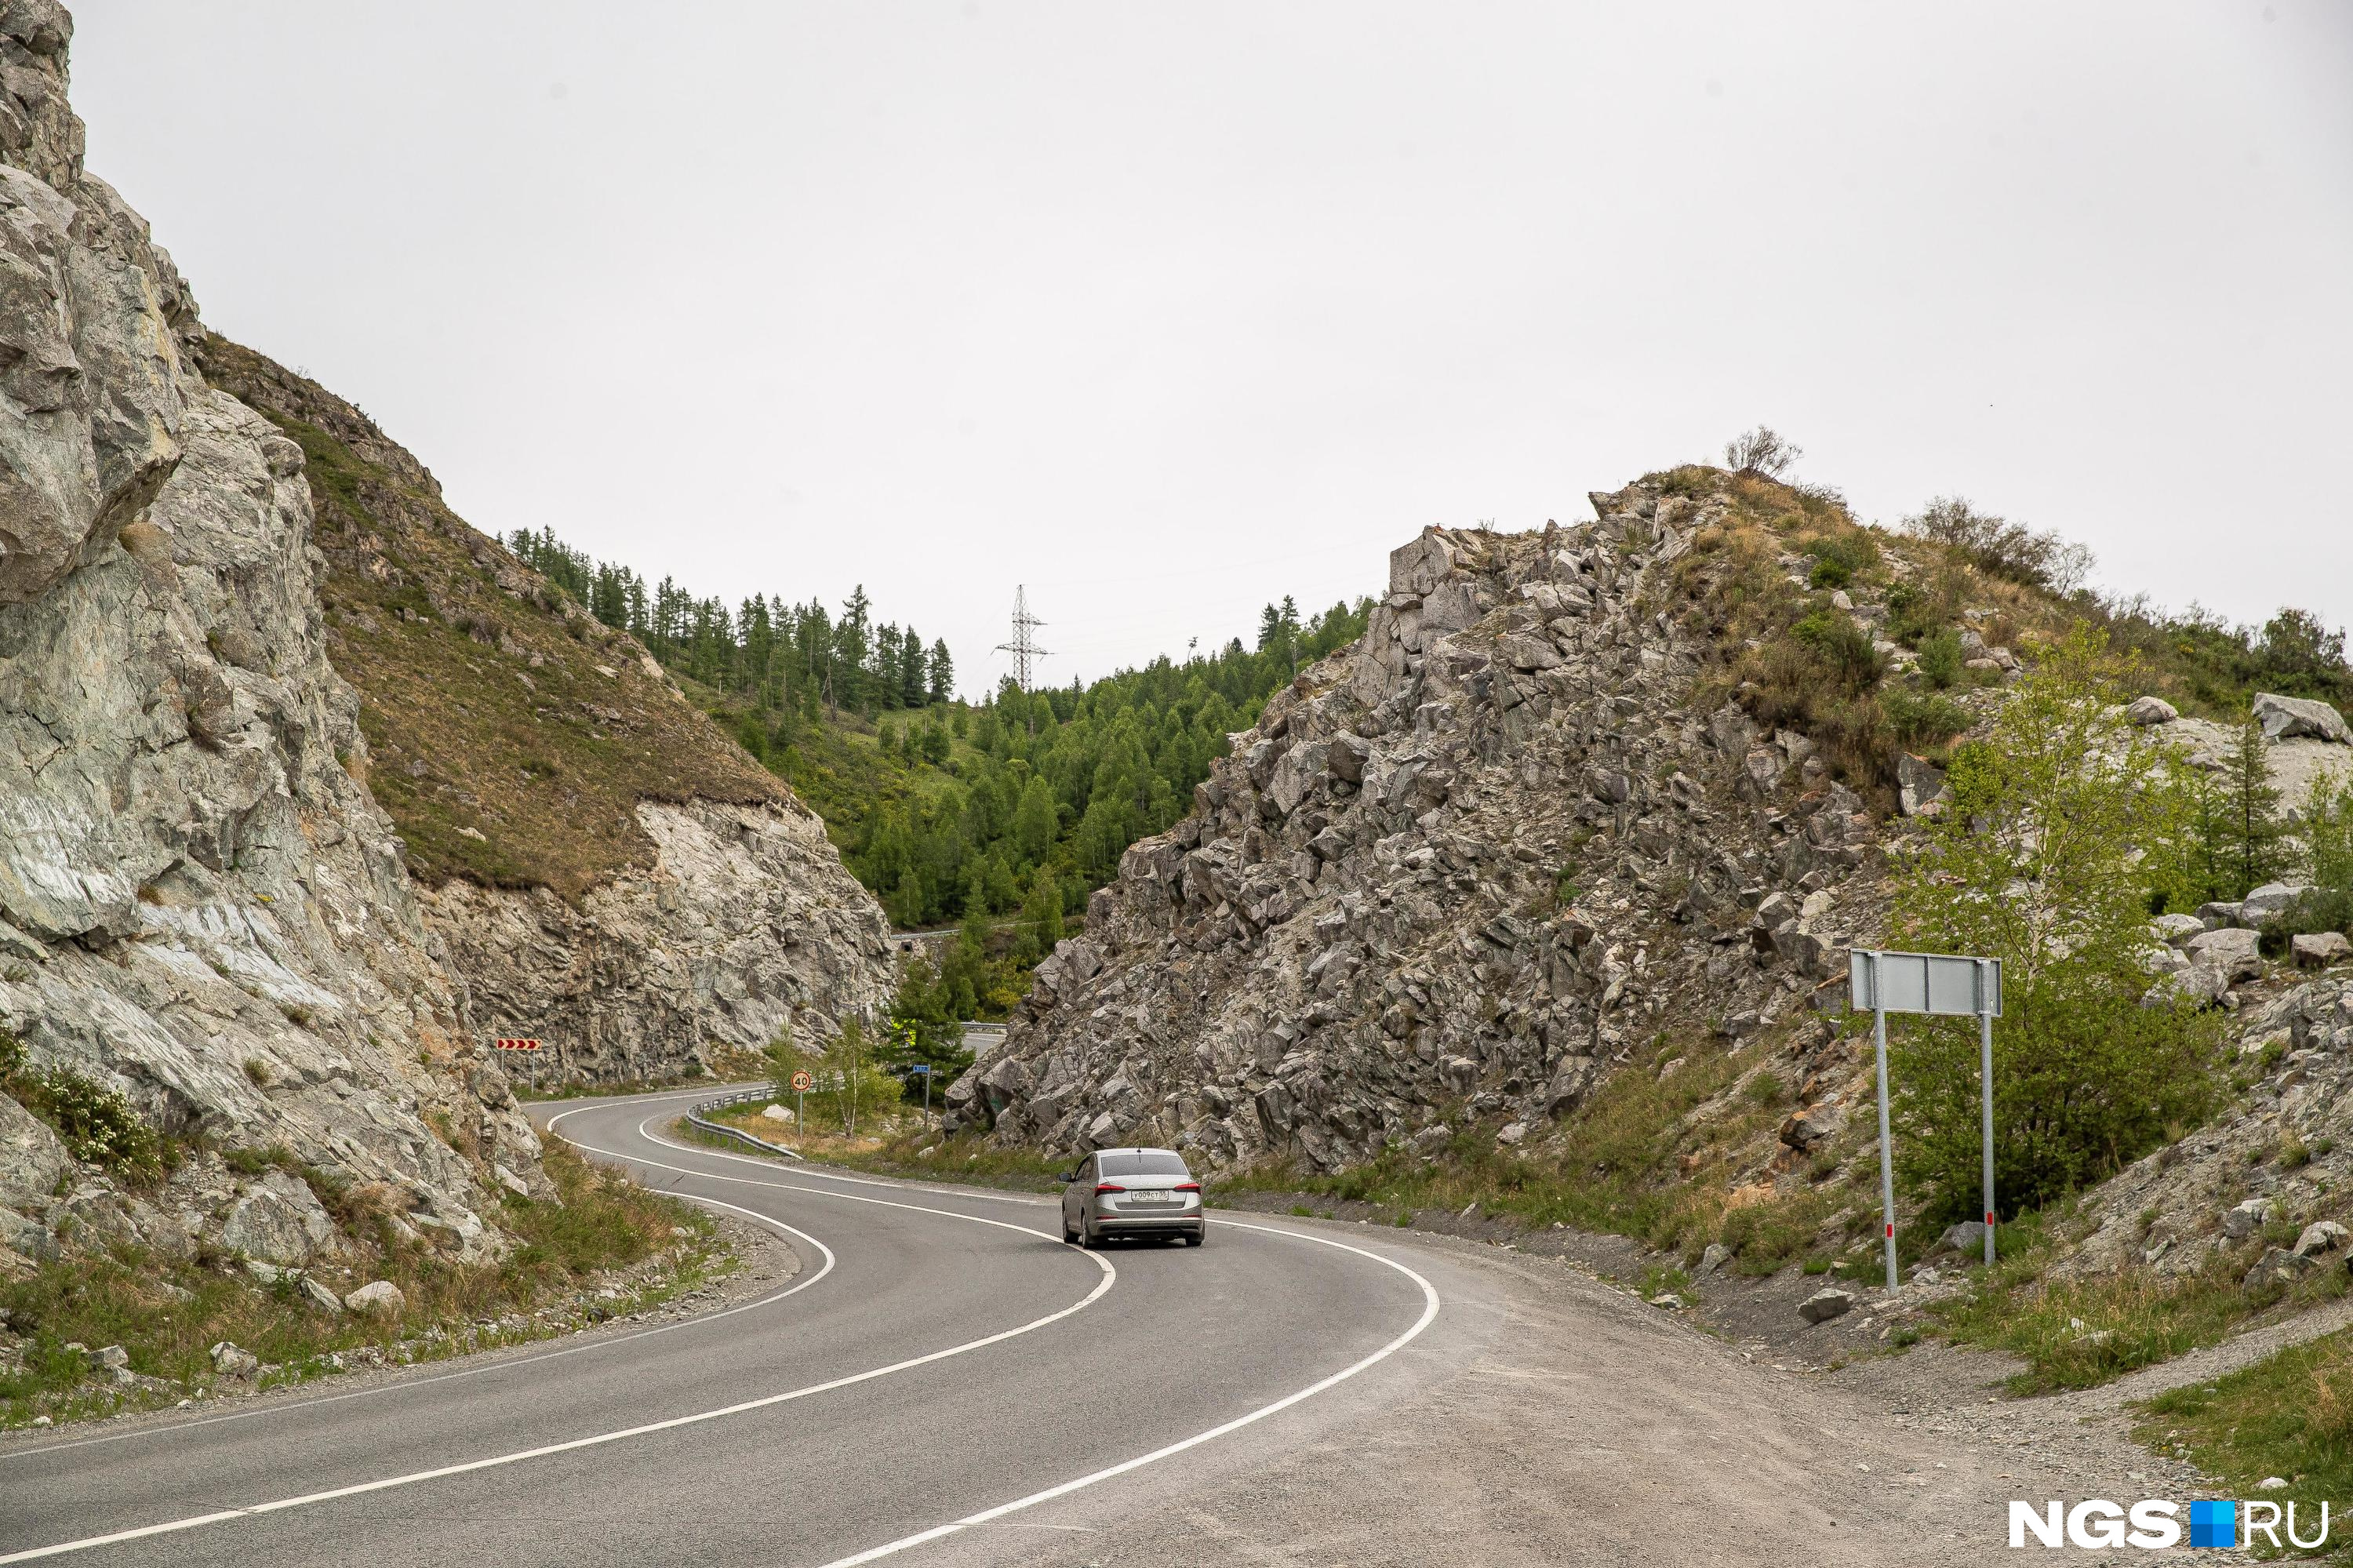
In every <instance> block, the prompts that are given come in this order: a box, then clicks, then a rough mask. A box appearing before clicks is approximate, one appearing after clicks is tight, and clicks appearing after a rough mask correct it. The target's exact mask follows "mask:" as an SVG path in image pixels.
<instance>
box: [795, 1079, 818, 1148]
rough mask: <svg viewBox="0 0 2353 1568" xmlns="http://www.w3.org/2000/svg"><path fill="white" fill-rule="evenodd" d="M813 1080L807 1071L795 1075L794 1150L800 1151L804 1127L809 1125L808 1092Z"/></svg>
mask: <svg viewBox="0 0 2353 1568" xmlns="http://www.w3.org/2000/svg"><path fill="white" fill-rule="evenodd" d="M811 1082H813V1080H812V1079H811V1078H810V1077H809V1075H808V1074H807V1073H806V1072H800V1073H795V1074H794V1075H793V1104H794V1107H796V1108H795V1109H794V1111H793V1151H794V1152H795V1153H798V1152H800V1147H801V1137H802V1130H801V1129H802V1128H805V1127H807V1125H808V1092H809V1085H810V1083H811Z"/></svg>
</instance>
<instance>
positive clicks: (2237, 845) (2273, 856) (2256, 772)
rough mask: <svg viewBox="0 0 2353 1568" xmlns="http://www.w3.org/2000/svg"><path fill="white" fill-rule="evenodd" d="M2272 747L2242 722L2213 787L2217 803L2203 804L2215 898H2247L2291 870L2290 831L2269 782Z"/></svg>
mask: <svg viewBox="0 0 2353 1568" xmlns="http://www.w3.org/2000/svg"><path fill="white" fill-rule="evenodd" d="M2270 752H2271V747H2270V744H2269V743H2268V742H2267V741H2266V740H2265V739H2264V738H2263V725H2262V723H2261V722H2260V721H2258V720H2257V719H2256V718H2255V716H2254V715H2253V714H2252V713H2251V714H2249V715H2247V716H2246V718H2245V719H2243V720H2242V721H2241V723H2240V725H2239V727H2238V729H2237V731H2236V732H2235V733H2234V734H2233V735H2232V737H2231V748H2230V750H2229V751H2228V752H2226V753H2224V754H2223V758H2222V771H2221V775H2220V777H2219V778H2217V779H2215V780H2214V781H2213V784H2214V791H2215V798H2214V799H2211V800H2206V801H2201V802H2200V806H2201V810H2200V819H2201V821H2202V822H2203V823H2204V824H2205V831H2206V833H2207V834H2208V835H2210V836H2209V837H2208V839H2207V842H2206V845H2205V853H2204V857H2203V858H2204V859H2205V861H2206V862H2207V863H2208V864H2209V865H2210V866H2211V868H2212V872H2213V875H2214V878H2215V884H2216V886H2215V892H2214V896H2215V897H2218V898H2224V899H2235V898H2243V897H2245V896H2246V895H2247V894H2248V893H2249V891H2251V890H2252V889H2253V888H2257V887H2260V886H2262V885H2263V884H2264V883H2266V882H2272V881H2274V880H2276V879H2277V878H2279V877H2280V876H2281V875H2283V874H2285V872H2286V871H2287V869H2288V863H2289V855H2288V849H2287V844H2286V842H2285V841H2286V838H2287V827H2286V824H2285V823H2284V822H2282V821H2280V792H2279V788H2278V786H2276V785H2274V783H2273V782H2272V778H2271V757H2270Z"/></svg>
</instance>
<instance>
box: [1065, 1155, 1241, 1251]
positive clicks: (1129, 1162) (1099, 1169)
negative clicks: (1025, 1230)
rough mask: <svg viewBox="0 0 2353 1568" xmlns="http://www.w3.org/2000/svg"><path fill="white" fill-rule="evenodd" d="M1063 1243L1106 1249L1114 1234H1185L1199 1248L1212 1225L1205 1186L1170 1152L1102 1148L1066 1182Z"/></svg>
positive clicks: (1159, 1237)
mask: <svg viewBox="0 0 2353 1568" xmlns="http://www.w3.org/2000/svg"><path fill="white" fill-rule="evenodd" d="M1062 1180H1063V1181H1067V1182H1069V1183H1070V1185H1069V1186H1067V1187H1065V1188H1063V1189H1062V1239H1063V1240H1064V1241H1065V1242H1076V1243H1078V1244H1079V1245H1081V1246H1101V1245H1103V1243H1104V1242H1106V1241H1108V1240H1110V1239H1111V1238H1112V1237H1113V1236H1141V1237H1145V1238H1148V1239H1150V1240H1154V1241H1160V1240H1165V1239H1166V1238H1167V1237H1169V1236H1182V1237H1184V1238H1185V1245H1187V1246H1199V1245H1201V1242H1202V1238H1203V1234H1204V1233H1205V1232H1206V1231H1207V1230H1208V1221H1207V1220H1205V1219H1204V1218H1203V1217H1202V1215H1201V1184H1200V1182H1198V1181H1195V1180H1194V1179H1193V1173H1192V1172H1191V1171H1187V1170H1186V1169H1185V1159H1184V1156H1182V1155H1180V1154H1178V1153H1176V1151H1175V1150H1168V1149H1098V1150H1095V1151H1094V1152H1093V1153H1092V1154H1090V1155H1088V1156H1087V1157H1086V1158H1085V1159H1084V1160H1080V1161H1079V1166H1078V1169H1077V1170H1075V1171H1070V1172H1068V1173H1067V1174H1065V1175H1064V1176H1063V1178H1062Z"/></svg>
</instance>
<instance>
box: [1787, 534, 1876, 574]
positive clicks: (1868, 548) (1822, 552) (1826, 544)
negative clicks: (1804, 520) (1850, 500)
mask: <svg viewBox="0 0 2353 1568" xmlns="http://www.w3.org/2000/svg"><path fill="white" fill-rule="evenodd" d="M1805 552H1806V554H1807V555H1809V556H1812V557H1813V559H1814V569H1813V572H1812V574H1811V576H1810V581H1811V582H1812V583H1813V585H1814V586H1815V587H1816V588H1844V587H1846V585H1847V584H1848V583H1850V582H1852V581H1853V580H1854V578H1855V575H1856V574H1857V573H1859V572H1864V571H1868V570H1870V569H1871V568H1872V567H1874V566H1876V565H1878V563H1879V546H1878V545H1877V544H1875V543H1874V542H1873V540H1872V537H1871V535H1869V534H1866V533H1864V532H1863V531H1862V529H1860V528H1857V529H1854V530H1852V531H1851V532H1849V533H1844V534H1836V535H1829V534H1825V535H1816V536H1815V537H1813V538H1811V539H1809V540H1807V541H1806V543H1805Z"/></svg>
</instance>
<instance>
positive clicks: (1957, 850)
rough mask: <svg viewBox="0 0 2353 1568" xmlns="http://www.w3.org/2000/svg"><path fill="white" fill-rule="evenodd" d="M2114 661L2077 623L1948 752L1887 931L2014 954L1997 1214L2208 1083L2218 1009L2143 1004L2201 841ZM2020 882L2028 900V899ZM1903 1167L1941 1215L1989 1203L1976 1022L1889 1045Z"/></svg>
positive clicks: (1914, 1029) (2000, 1076) (1952, 949)
mask: <svg viewBox="0 0 2353 1568" xmlns="http://www.w3.org/2000/svg"><path fill="white" fill-rule="evenodd" d="M2118 695H2119V690H2118V687H2117V684H2116V666H2115V663H2114V662H2113V661H2112V660H2110V659H2109V658H2108V656H2107V653H2106V648H2105V641H2103V640H2102V639H2100V638H2099V637H2098V636H2097V634H2096V633H2092V632H2088V631H2079V632H2078V633H2077V634H2076V635H2075V636H2073V638H2071V639H2070V640H2069V641H2067V642H2066V643H2064V644H2063V645H2062V646H2061V647H2059V648H2058V649H2055V650H2053V651H2052V654H2051V656H2050V657H2049V658H2047V659H2046V660H2045V661H2044V662H2043V663H2042V666H2041V667H2040V668H2039V669H2037V670H2036V671H2035V672H2034V673H2033V674H2031V676H2029V677H2028V678H2027V679H2026V680H2025V681H2024V682H2022V683H2021V684H2020V685H2019V687H2018V688H2017V694H2016V695H2015V696H2014V697H2013V698H2012V699H2011V701H2010V703H2009V704H2007V705H2005V706H2004V707H2003V709H2002V711H2001V713H2000V715H1999V716H1998V717H1997V718H1996V720H1995V721H1994V726H1993V732H1992V735H1991V736H1990V737H1989V739H1988V740H1986V741H1982V742H1972V743H1970V744H1968V745H1966V746H1963V747H1959V748H1958V749H1957V751H1956V752H1955V754H1954V757H1953V759H1952V765H1951V768H1950V770H1949V772H1948V774H1947V789H1948V792H1949V797H1950V800H1951V802H1952V804H1951V809H1950V810H1949V811H1948V812H1947V814H1946V815H1945V816H1943V817H1940V818H1938V819H1937V820H1936V821H1935V822H1933V823H1932V824H1931V825H1930V827H1929V829H1928V832H1927V834H1926V838H1925V839H1924V840H1923V841H1922V842H1921V843H1920V845H1919V847H1917V848H1916V849H1915V850H1914V851H1912V852H1911V853H1909V854H1908V856H1907V858H1906V859H1905V861H1904V862H1903V863H1902V864H1901V866H1900V870H1899V877H1898V883H1897V895H1896V906H1895V910H1894V924H1893V927H1892V929H1893V931H1895V932H1900V933H1902V935H1903V938H1904V944H1905V946H1907V947H1910V946H1915V945H1916V946H1917V947H1918V948H1921V949H1923V950H1926V951H1929V952H1948V953H1981V954H1986V955H1988V956H1990V957H1994V958H1999V959H2001V960H2002V961H2003V987H2002V989H2003V1005H2004V1013H2003V1017H2002V1020H2001V1022H2000V1024H1999V1025H1998V1026H1997V1028H1996V1030H1995V1033H1994V1055H1995V1061H1994V1073H1995V1080H1996V1082H1997V1083H1998V1084H2000V1086H2001V1089H2000V1117H1999V1118H1997V1123H1996V1134H1995V1142H1994V1180H1995V1190H1996V1192H1997V1193H1998V1194H1999V1196H2000V1202H2001V1205H2002V1207H2003V1209H2004V1210H2005V1211H2006V1212H2007V1211H2011V1210H2014V1209H2016V1208H2018V1207H2020V1206H2029V1207H2040V1206H2042V1204H2043V1203H2045V1202H2048V1201H2050V1200H2052V1199H2054V1198H2057V1197H2060V1196H2062V1195H2063V1194H2065V1193H2067V1192H2072V1191H2073V1190H2074V1189H2076V1188H2078V1187H2080V1186H2082V1185H2084V1184H2085V1183H2088V1182H2091V1181H2097V1180H2100V1179H2102V1178H2104V1177H2105V1176H2107V1175H2109V1174H2111V1173H2113V1172H2114V1171H2117V1170H2120V1169H2122V1168H2123V1167H2124V1166H2125V1165H2126V1164H2129V1163H2130V1162H2131V1161H2132V1160H2137V1159H2138V1158H2139V1157H2140V1156H2141V1155H2142V1154H2143V1153H2145V1152H2147V1150H2150V1149H2152V1148H2154V1147H2156V1146H2157V1144H2158V1143H2159V1142H2161V1141H2162V1140H2163V1139H2165V1137H2166V1136H2167V1129H2168V1128H2178V1127H2184V1126H2192V1125H2195V1124H2196V1123H2197V1122H2198V1121H2199V1120H2200V1118H2202V1117H2203V1116H2204V1115H2205V1113H2206V1110H2207V1108H2208V1107H2209V1106H2210V1105H2211V1102H2212V1099H2213V1096H2214V1093H2215V1081H2214V1074H2213V1067H2214V1064H2215V1061H2216V1059H2217V1056H2218V1054H2219V1051H2220V1045H2221V1028H2220V1024H2219V1022H2218V1020H2217V1016H2216V1015H2214V1014H2211V1013H2201V1012H2192V1011H2189V1010H2188V1009H2186V1008H2175V1007H2169V1006H2168V1007H2143V1006H2141V1005H2140V1002H2141V998H2142V997H2143V996H2144V995H2145V994H2146V993H2147V991H2148V989H2149V987H2150V986H2151V984H2153V983H2154V981H2155V980H2156V975H2155V974H2154V972H2153V971H2152V970H2151V969H2149V968H2148V967H2147V964H2148V959H2147V944H2148V915H2147V912H2148V908H2149V902H2150V897H2151V894H2152V891H2153V887H2152V882H2153V879H2155V878H2157V877H2158V876H2160V875H2162V874H2164V871H2163V868H2164V867H2165V865H2166V864H2167V863H2168V859H2169V857H2170V856H2172V855H2174V854H2175V853H2178V850H2177V849H2176V848H2175V846H2177V845H2178V844H2179V842H2181V841H2182V840H2183V839H2185V838H2186V837H2187V835H2188V833H2189V809H2188V806H2187V803H2186V800H2185V799H2184V796H2183V794H2182V788H2183V786H2182V781H2181V779H2180V777H2179V768H2178V767H2177V766H2176V764H2175V761H2174V759H2173V758H2172V756H2171V754H2170V752H2169V751H2168V749H2167V747H2166V746H2165V743H2164V742H2163V741H2161V740H2159V739H2158V738H2156V737H2154V736H2151V735H2150V734H2149V733H2148V732H2147V731H2145V730H2137V729H2135V728H2134V727H2133V726H2130V725H2128V724H2126V722H2125V720H2124V719H2123V717H2122V713H2121V705H2120V704H2119V703H2118V702H2117V697H2118ZM2021 890H2023V891H2021ZM1892 1044H1893V1046H1894V1064H1893V1071H1892V1077H1893V1078H1894V1089H1895V1092H1896V1096H1897V1099H1898V1104H1899V1117H1900V1121H1901V1124H1902V1127H1903V1131H1904V1134H1905V1136H1904V1137H1903V1138H1901V1139H1898V1141H1897V1149H1896V1163H1897V1168H1898V1170H1899V1171H1900V1172H1901V1173H1902V1175H1903V1176H1904V1179H1905V1183H1906V1185H1907V1186H1908V1187H1910V1188H1911V1189H1912V1190H1913V1191H1915V1192H1920V1193H1922V1194H1923V1195H1924V1197H1925V1198H1926V1202H1927V1208H1928V1212H1929V1213H1930V1214H1931V1216H1932V1217H1936V1216H1944V1217H1955V1218H1957V1217H1962V1216H1967V1215H1972V1214H1975V1213H1977V1212H1978V1033H1977V1028H1976V1025H1975V1023H1974V1022H1973V1021H1969V1020H1957V1019H1956V1020H1926V1019H1924V1020H1917V1021H1906V1023H1905V1026H1904V1028H1903V1030H1902V1032H1901V1033H1900V1035H1899V1036H1898V1037H1897V1038H1896V1039H1895V1040H1894V1042H1893V1043H1892Z"/></svg>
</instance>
